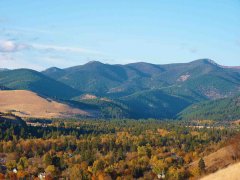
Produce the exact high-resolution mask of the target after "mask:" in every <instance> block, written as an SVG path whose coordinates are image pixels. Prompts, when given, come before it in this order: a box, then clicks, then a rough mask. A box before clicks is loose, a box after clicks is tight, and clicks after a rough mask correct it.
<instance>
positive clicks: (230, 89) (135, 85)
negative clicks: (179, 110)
mask: <svg viewBox="0 0 240 180" xmlns="http://www.w3.org/2000/svg"><path fill="white" fill-rule="evenodd" d="M43 74H45V75H47V76H49V77H52V78H54V79H56V80H58V81H61V82H62V83H65V84H67V85H69V86H71V87H72V88H74V89H77V90H79V91H83V92H86V93H94V94H97V95H100V96H109V97H119V96H125V95H130V94H133V93H136V92H139V91H143V90H152V89H161V88H164V89H165V91H166V92H172V93H173V94H175V95H185V92H187V94H188V91H192V94H195V95H196V96H198V97H201V98H202V99H204V98H205V99H217V98H220V97H225V96H229V95H231V94H234V93H236V92H237V91H238V90H239V86H240V71H239V70H237V71H236V70H235V69H231V68H224V67H222V66H220V65H218V64H216V63H215V62H213V61H211V60H208V59H201V60H196V61H193V62H190V63H181V64H168V65H154V64H149V63H143V62H140V63H132V64H127V65H109V64H103V63H101V62H97V61H93V62H89V63H87V64H85V65H81V66H75V67H71V68H66V69H59V68H50V69H47V70H45V71H43ZM174 91H175V92H174ZM176 91H177V92H176ZM195 95H194V96H195Z"/></svg>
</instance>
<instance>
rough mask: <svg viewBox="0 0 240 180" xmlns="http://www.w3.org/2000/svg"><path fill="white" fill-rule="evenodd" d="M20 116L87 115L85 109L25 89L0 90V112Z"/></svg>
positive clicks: (55, 116) (54, 116)
mask: <svg viewBox="0 0 240 180" xmlns="http://www.w3.org/2000/svg"><path fill="white" fill-rule="evenodd" d="M9 111H11V112H12V113H13V114H15V115H18V116H20V117H35V118H57V117H69V116H74V115H84V116H88V115H89V113H88V112H87V111H84V110H81V109H77V108H73V107H70V106H68V105H66V104H63V103H60V102H57V101H54V100H52V99H48V98H44V97H41V96H39V95H38V94H36V93H33V92H31V91H26V90H7V91H0V112H9Z"/></svg>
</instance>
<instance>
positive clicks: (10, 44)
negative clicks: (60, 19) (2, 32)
mask: <svg viewBox="0 0 240 180" xmlns="http://www.w3.org/2000/svg"><path fill="white" fill-rule="evenodd" d="M26 49H29V50H47V51H59V52H72V53H83V54H101V53H100V52H98V51H93V50H89V49H85V48H80V47H72V46H59V45H52V44H33V43H18V42H15V41H14V40H0V52H8V53H13V52H17V51H21V50H26Z"/></svg>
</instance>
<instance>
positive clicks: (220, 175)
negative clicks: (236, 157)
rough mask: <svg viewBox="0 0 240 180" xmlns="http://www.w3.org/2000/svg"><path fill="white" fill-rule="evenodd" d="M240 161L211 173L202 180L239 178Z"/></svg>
mask: <svg viewBox="0 0 240 180" xmlns="http://www.w3.org/2000/svg"><path fill="white" fill-rule="evenodd" d="M239 169H240V163H236V164H233V165H231V166H229V167H227V168H224V169H221V170H219V171H217V172H215V173H213V174H210V175H208V176H206V177H204V178H202V179H201V180H226V179H229V180H238V179H239Z"/></svg>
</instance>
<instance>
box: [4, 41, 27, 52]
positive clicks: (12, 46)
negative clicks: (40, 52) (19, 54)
mask: <svg viewBox="0 0 240 180" xmlns="http://www.w3.org/2000/svg"><path fill="white" fill-rule="evenodd" d="M27 47H28V46H27V45H25V44H18V43H16V42H14V41H11V40H2V41H0V52H16V51H20V50H23V49H26V48H27Z"/></svg>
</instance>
